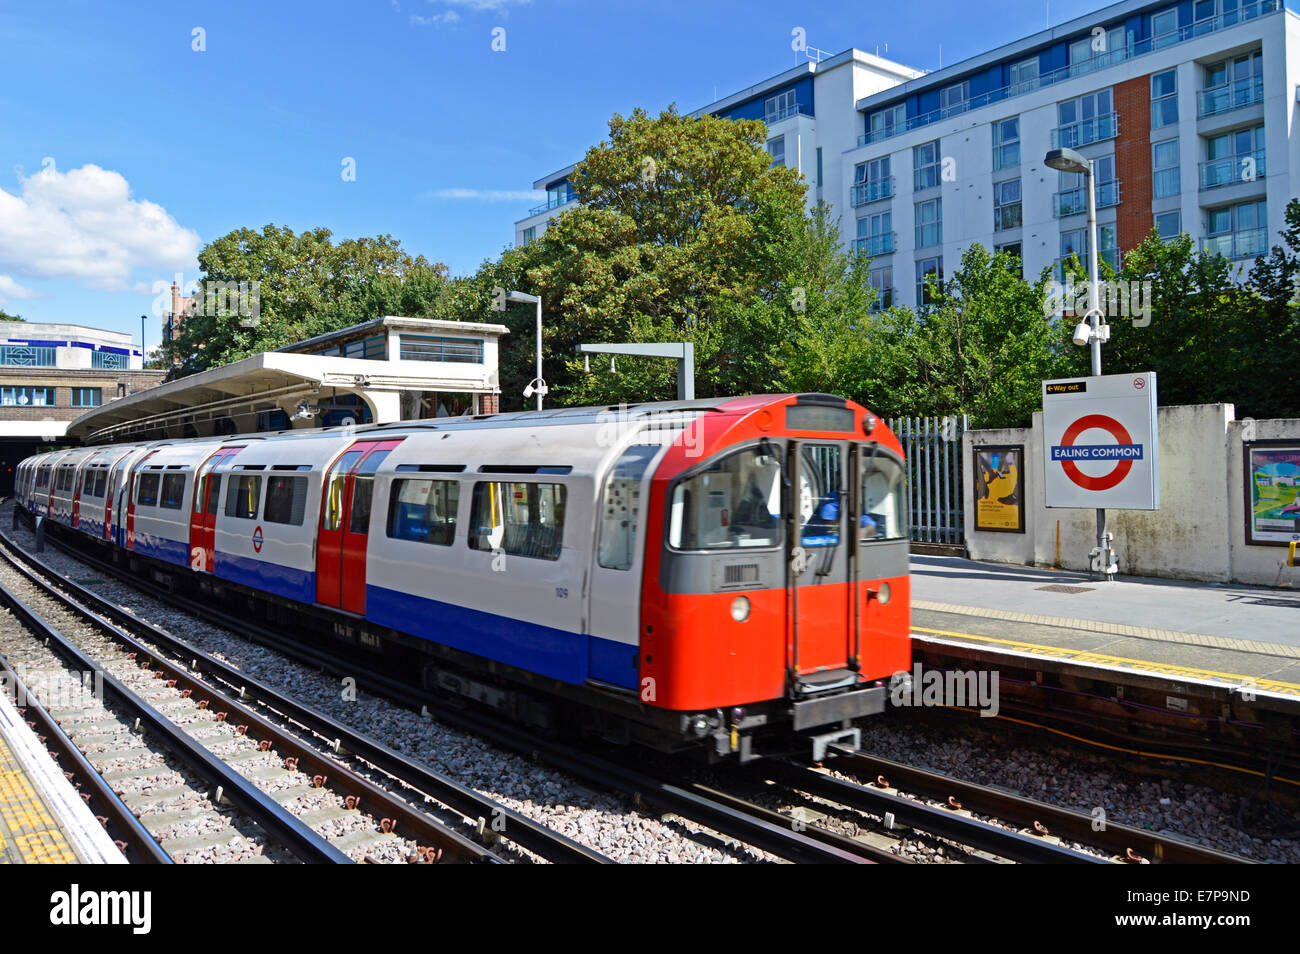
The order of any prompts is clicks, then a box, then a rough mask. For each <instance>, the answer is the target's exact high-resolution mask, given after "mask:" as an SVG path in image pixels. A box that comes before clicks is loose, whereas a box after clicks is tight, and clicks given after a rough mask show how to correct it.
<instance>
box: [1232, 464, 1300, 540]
mask: <svg viewBox="0 0 1300 954" xmlns="http://www.w3.org/2000/svg"><path fill="white" fill-rule="evenodd" d="M1243 450H1244V451H1245V455H1246V459H1245V462H1244V464H1245V470H1244V471H1243V475H1244V476H1245V484H1246V488H1245V489H1246V543H1248V544H1252V545H1254V546H1277V547H1284V546H1287V545H1288V544H1289V543H1291V541H1292V540H1300V441H1254V442H1251V443H1248V444H1246V445H1245V446H1244V448H1243Z"/></svg>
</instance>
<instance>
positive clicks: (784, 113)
mask: <svg viewBox="0 0 1300 954" xmlns="http://www.w3.org/2000/svg"><path fill="white" fill-rule="evenodd" d="M800 115H802V116H808V117H809V118H811V117H812V113H811V112H810V111H809V110H808V109H806V108H805V107H804V105H803V103H787V104H786V105H784V106H778V107H776V108H775V109H769V110H767V111H766V112H765V113H763V122H765V123H767V124H768V125H769V126H771V125H772V124H774V123H779V122H781V120H783V119H789V118H790V117H791V116H800Z"/></svg>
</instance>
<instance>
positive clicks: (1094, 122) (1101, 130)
mask: <svg viewBox="0 0 1300 954" xmlns="http://www.w3.org/2000/svg"><path fill="white" fill-rule="evenodd" d="M1118 134H1119V113H1117V112H1114V111H1112V112H1109V113H1102V114H1101V115H1100V116H1093V117H1091V118H1089V119H1081V120H1079V121H1078V122H1077V123H1069V124H1068V125H1065V126H1057V127H1056V128H1055V129H1053V130H1052V148H1053V149H1078V148H1079V147H1080V146H1087V145H1090V144H1091V143H1094V142H1102V141H1103V140H1106V139H1114V138H1115V137H1116V136H1117V135H1118Z"/></svg>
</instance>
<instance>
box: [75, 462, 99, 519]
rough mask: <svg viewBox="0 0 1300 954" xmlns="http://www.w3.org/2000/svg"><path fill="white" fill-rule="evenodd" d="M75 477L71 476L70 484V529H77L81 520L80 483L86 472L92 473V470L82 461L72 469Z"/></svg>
mask: <svg viewBox="0 0 1300 954" xmlns="http://www.w3.org/2000/svg"><path fill="white" fill-rule="evenodd" d="M73 473H74V474H76V477H74V478H73V484H72V523H71V526H72V529H73V530H76V529H77V524H78V523H80V522H81V485H82V481H84V480H85V477H86V474H92V475H93V474H94V471H91V470H88V469H87V467H86V465H85V464H84V463H83V464H82V466H80V467H78V468H77V469H76V470H74V471H73Z"/></svg>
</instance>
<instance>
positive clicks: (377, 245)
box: [168, 225, 446, 374]
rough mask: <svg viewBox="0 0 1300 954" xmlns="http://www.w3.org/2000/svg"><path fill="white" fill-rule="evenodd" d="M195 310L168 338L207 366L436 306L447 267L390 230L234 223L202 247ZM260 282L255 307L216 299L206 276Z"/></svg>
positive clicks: (188, 358)
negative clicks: (347, 234)
mask: <svg viewBox="0 0 1300 954" xmlns="http://www.w3.org/2000/svg"><path fill="white" fill-rule="evenodd" d="M199 268H200V272H201V281H200V286H199V287H200V289H202V290H203V292H204V295H203V296H202V297H201V300H200V302H199V306H200V307H199V310H198V313H196V314H194V315H191V316H188V317H187V318H186V320H185V323H184V327H183V329H182V332H181V334H180V335H179V337H178V338H177V340H176V341H174V342H172V343H171V344H170V346H169V354H168V358H169V359H171V358H172V357H177V358H179V359H180V362H181V369H182V373H185V374H189V373H193V372H195V371H201V370H203V369H205V368H209V367H213V366H214V365H219V364H225V363H227V362H230V361H235V360H238V359H239V358H243V357H246V356H248V355H250V354H256V353H257V352H259V351H267V350H272V349H274V348H279V347H283V346H284V345H287V344H291V343H293V342H294V341H299V340H301V339H303V338H310V337H312V336H314V335H318V334H323V333H325V332H327V331H333V330H336V329H338V328H342V327H346V326H348V325H350V324H356V323H357V322H360V321H365V320H368V319H371V318H375V317H378V316H380V315H383V314H407V315H413V316H417V317H419V316H424V315H426V314H428V313H430V312H432V311H433V310H434V309H435V308H436V307H437V302H438V299H439V297H440V296H441V294H442V290H443V286H444V284H445V282H446V267H445V266H444V265H441V264H432V265H431V264H430V263H429V262H428V261H426V260H425V258H424V257H423V256H414V257H412V256H411V255H410V254H408V253H407V252H406V251H405V250H404V249H403V248H402V245H401V242H400V241H398V240H397V239H394V238H393V237H392V236H390V235H380V236H377V237H375V238H360V239H344V240H343V241H340V242H338V243H337V244H335V243H334V242H333V241H332V233H331V232H330V231H329V230H328V229H324V228H318V229H313V230H311V231H307V232H303V233H301V234H295V233H294V231H293V230H292V229H289V228H285V227H279V226H276V225H266V226H264V227H263V228H262V230H261V231H260V232H259V231H255V230H253V229H247V228H244V229H236V230H235V231H233V232H229V233H227V234H226V235H223V236H222V237H221V238H218V239H215V240H214V241H212V242H209V243H208V244H207V245H206V246H204V248H203V249H202V250H201V251H200V252H199ZM240 282H247V283H250V287H251V283H254V282H256V283H257V293H258V298H257V301H258V308H259V314H258V315H257V316H256V317H255V318H254V317H252V316H249V315H241V314H239V308H238V306H237V305H236V304H232V303H226V306H225V307H222V304H223V303H222V300H221V299H219V298H215V299H214V304H215V307H213V306H211V305H209V303H208V301H207V300H206V299H207V295H206V292H207V290H208V289H209V288H211V287H213V285H211V284H210V283H226V287H230V286H233V285H237V284H238V283H240Z"/></svg>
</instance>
